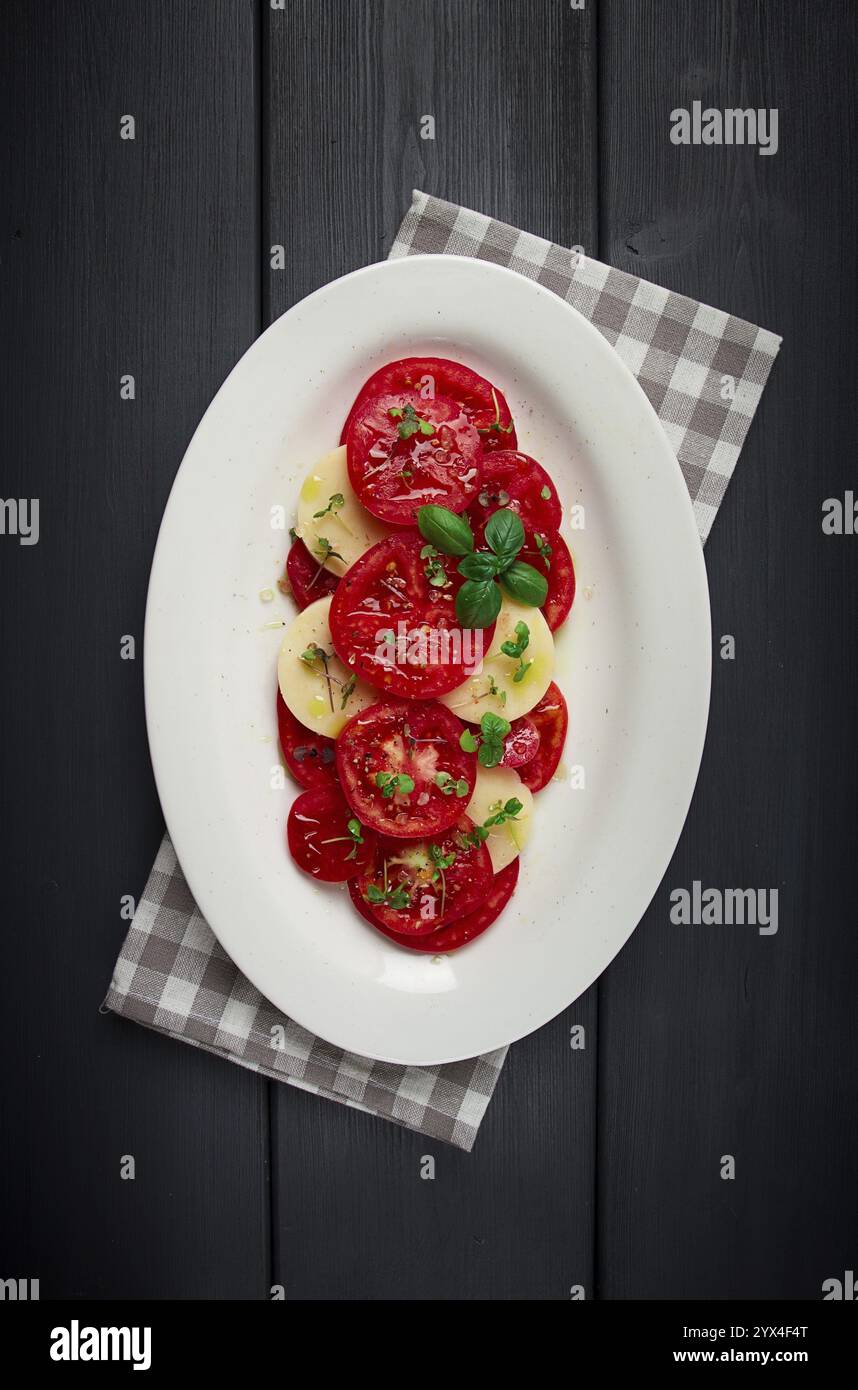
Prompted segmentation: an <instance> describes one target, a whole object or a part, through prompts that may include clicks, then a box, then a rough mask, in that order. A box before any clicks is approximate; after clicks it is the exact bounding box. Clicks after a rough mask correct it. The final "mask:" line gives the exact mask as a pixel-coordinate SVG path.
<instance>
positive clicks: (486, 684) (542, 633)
mask: <svg viewBox="0 0 858 1390" xmlns="http://www.w3.org/2000/svg"><path fill="white" fill-rule="evenodd" d="M516 623H524V624H525V625H526V626H527V629H528V633H529V639H530V640H529V641H528V645H527V648H526V650H525V652H524V654H523V658H522V659H523V660H524V662H525V663H527V662H530V665H529V666H528V667H527V670H526V671H525V673H524V675H523V676H522V678H521V680H520V681H516V680H514V679H513V678H514V676H515V673H516V671H517V670H519V669H520V666H519V660H518V658H517V657H511V656H506V655H505V653H504V652H502V651H501V647H502V645H503V643H504V642H509V641H512V642H514V641H515V640H516V632H515V625H516ZM553 673H554V638H553V637H552V635H551V629H550V627H549V626H548V624H547V622H546V621H545V618H544V617H543V616H542V612H541V610H540V609H539V608H528V607H527V606H526V605H525V604H523V603H516V602H515V601H514V600H513V599H511V598H507V597H506V596H505V597H504V600H503V603H502V604H501V610H500V613H499V614H498V620H497V626H496V628H495V635H494V637H493V638H492V644H491V646H490V647H489V650H488V652H487V653H486V655H485V657H484V658H483V661H482V664H481V666H480V668H479V672H478V674H476V675H473V676H469V677H468V679H467V680H466V681H465V682H464V683H463V684H462V685H458V686H457V687H456V689H455V690H451V691H450V693H449V694H448V695H441V696H439V699H440V702H441V704H442V705H446V706H447V708H448V709H451V710H452V711H453V713H454V714H457V715H458V716H459V718H460V719H467V720H469V721H470V722H471V723H472V724H479V722H480V720H481V719H482V717H483V715H484V714H485V712H486V710H491V712H492V713H493V714H499V715H501V717H502V718H504V719H508V720H509V721H510V723H512V721H513V719H519V718H520V717H521V715H523V714H527V712H528V710H531V709H533V707H534V705H538V704H539V701H540V700H541V699H542V697H543V695H544V694H545V692H546V690H547V689H548V687H549V685H550V684H551V677H552V675H553ZM492 691H494V692H495V693H494V694H493V693H492Z"/></svg>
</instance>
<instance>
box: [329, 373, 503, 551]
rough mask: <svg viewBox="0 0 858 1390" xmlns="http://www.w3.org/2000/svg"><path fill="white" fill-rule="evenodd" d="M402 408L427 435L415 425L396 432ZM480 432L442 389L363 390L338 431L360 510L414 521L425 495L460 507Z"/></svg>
mask: <svg viewBox="0 0 858 1390" xmlns="http://www.w3.org/2000/svg"><path fill="white" fill-rule="evenodd" d="M409 410H410V411H413V412H414V415H413V417H412V421H413V419H419V420H420V421H422V422H423V423H424V424H425V426H426V429H427V430H429V431H430V433H429V434H426V433H424V432H423V430H422V429H420V428H418V429H416V430H415V431H414V432H413V433H411V434H409V436H408V437H407V438H403V437H402V434H401V431H402V430H403V429H406V428H408V425H407V416H408V413H409ZM391 411H393V412H399V414H398V415H397V414H395V413H394V414H393V415H391V413H390V412H391ZM480 439H481V436H480V435H479V434H478V433H477V431H476V430H475V429H474V426H473V425H472V424H471V423H470V421H469V419H468V417H467V415H466V414H465V412H464V410H463V409H462V407H461V405H460V404H459V403H458V401H452V400H450V399H449V398H448V397H447V396H435V397H434V398H433V399H432V400H428V401H424V400H423V399H422V398H421V396H420V394H419V392H417V391H400V392H387V393H385V394H383V395H380V396H366V397H364V399H363V400H362V401H361V402H359V403H358V404H357V405H356V406H355V410H354V414H353V415H352V419H351V423H350V424H349V429H348V434H347V436H346V449H347V454H348V469H349V478H350V480H351V484H352V487H353V488H354V490H355V492H356V493H357V495H358V497H359V498H360V500H361V502H362V503H363V505H364V506H365V507H366V509H367V511H369V512H372V514H373V516H377V517H379V518H380V519H381V520H382V521H386V522H388V524H389V525H391V526H414V525H415V524H416V521H417V511H418V509H419V508H420V507H422V506H424V505H425V504H426V503H428V502H433V503H435V504H437V505H438V506H441V507H447V508H448V509H449V510H450V511H451V512H463V511H464V510H465V508H466V507H467V505H468V503H469V502H471V501H472V500H473V499H474V498H475V497H476V495H477V493H478V492H479V490H480V482H481V479H482V459H483V450H482V445H481V443H480Z"/></svg>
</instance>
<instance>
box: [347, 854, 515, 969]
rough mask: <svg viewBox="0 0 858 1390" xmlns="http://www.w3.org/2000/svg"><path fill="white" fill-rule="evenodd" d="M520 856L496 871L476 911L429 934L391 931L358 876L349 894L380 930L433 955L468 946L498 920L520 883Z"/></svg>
mask: <svg viewBox="0 0 858 1390" xmlns="http://www.w3.org/2000/svg"><path fill="white" fill-rule="evenodd" d="M519 862H520V861H519V858H518V856H516V858H515V859H513V860H512V861H511V862H510V863H509V864H507V866H506V868H505V869H501V871H500V873H499V874H495V877H494V879H493V881H492V887H491V889H490V890H489V892H488V894H487V896H486V901H485V902H484V903H483V904H482V906H481V907H478V908H477V909H476V911H475V912H469V913H467V915H466V916H464V917H460V918H459V919H458V921H456V922H451V923H450V925H449V926H448V927H439V928H438V930H437V931H435V932H430V933H429V934H428V935H427V936H400V934H399V933H398V932H393V931H389V930H388V928H387V927H383V926H382V925H381V923H380V922H377V921H376V919H375V917H374V916H373V915H372V909H371V908H370V906H369V903H367V902H364V899H363V898H362V897H361V895H360V892H359V890H358V886H357V883H356V881H355V880H352V881H351V882H350V883H349V885H348V890H349V895H350V897H351V900H352V902H353V903H354V905H355V907H356V908H357V910H358V912H359V913H360V915H361V917H363V919H364V920H365V921H366V922H369V924H370V926H371V927H375V929H376V931H379V932H381V934H382V936H386V937H387V938H388V940H390V941H393V942H395V943H396V945H397V946H403V947H404V948H405V949H406V950H409V951H423V952H424V954H426V953H428V954H429V955H433V956H440V955H444V954H445V953H446V952H447V951H456V950H458V949H459V948H460V947H461V946H467V944H468V942H469V941H474V940H475V939H476V937H478V936H482V934H483V932H484V931H485V930H486V928H487V927H490V926H491V925H492V923H493V922H495V921H497V919H498V917H499V916H500V914H501V913H502V912H503V910H504V908H505V907H506V905H507V903H508V902H509V900H510V898H511V897H512V895H513V893H514V892H515V886H516V884H517V883H518V869H519Z"/></svg>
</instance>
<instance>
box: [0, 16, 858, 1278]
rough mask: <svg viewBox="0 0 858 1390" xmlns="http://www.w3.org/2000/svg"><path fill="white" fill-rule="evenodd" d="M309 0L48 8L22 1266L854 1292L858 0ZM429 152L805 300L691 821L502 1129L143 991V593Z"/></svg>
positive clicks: (565, 239) (6, 891)
mask: <svg viewBox="0 0 858 1390" xmlns="http://www.w3.org/2000/svg"><path fill="white" fill-rule="evenodd" d="M276 4H277V0H274V4H272V3H270V0H160V3H156V0H147V3H146V4H140V3H139V0H89V3H84V2H83V0H29V3H27V2H26V0H16V2H15V3H13V2H12V0H10V3H8V4H7V5H6V7H5V10H4V29H5V30H6V37H7V43H6V44H5V45H4V52H3V57H2V67H3V74H2V82H0V102H2V130H3V132H4V136H5V150H4V165H5V179H4V185H5V192H6V195H7V196H6V198H5V200H4V203H5V211H4V214H3V228H2V243H0V245H2V265H0V271H1V272H2V292H3V306H4V307H3V324H4V328H5V332H6V350H5V353H4V356H3V394H2V400H3V408H2V414H0V429H2V453H0V460H2V464H1V465H0V466H2V489H0V490H2V493H3V497H4V498H10V497H19V496H21V497H24V496H26V497H36V496H38V497H39V499H40V515H41V523H40V529H41V536H40V540H39V544H38V545H35V546H20V545H19V544H18V542H17V540H16V539H15V537H14V536H9V535H0V594H2V625H3V655H4V678H3V682H2V686H0V730H1V731H2V758H3V769H2V777H0V806H2V828H3V873H2V884H0V893H2V923H3V940H4V951H3V962H2V978H3V985H4V991H3V992H4V996H5V997H4V1002H3V1006H2V1009H0V1028H2V1044H0V1045H1V1046H2V1059H3V1085H2V1101H0V1104H2V1111H0V1132H2V1161H0V1184H2V1194H3V1195H2V1231H0V1277H3V1278H6V1277H11V1276H14V1277H38V1278H39V1279H40V1281H41V1294H42V1297H43V1298H49V1297H64V1296H71V1297H81V1298H83V1297H93V1298H105V1297H118V1298H126V1297H128V1298H130V1297H146V1298H191V1297H205V1298H239V1299H261V1298H266V1297H267V1296H268V1291H269V1288H270V1286H271V1285H272V1284H273V1283H282V1284H283V1285H284V1286H285V1289H286V1295H287V1297H288V1298H290V1299H302V1298H309V1297H325V1298H330V1299H357V1298H400V1299H402V1298H408V1299H428V1298H445V1299H475V1298H491V1299H508V1298H517V1299H521V1298H524V1299H528V1298H529V1299H565V1298H568V1297H569V1291H570V1288H571V1286H573V1285H582V1286H583V1288H584V1290H585V1291H586V1297H587V1298H594V1297H595V1298H602V1299H629V1298H633V1299H637V1298H677V1297H697V1298H701V1297H703V1298H726V1297H731V1296H739V1297H751V1298H759V1297H766V1296H769V1297H775V1298H819V1297H820V1295H821V1285H822V1281H823V1280H824V1279H826V1278H829V1277H836V1276H842V1274H843V1271H844V1270H845V1269H848V1268H858V1266H856V1263H855V1262H856V1259H858V1195H857V1194H858V1182H856V1156H858V1104H856V1101H858V1022H856V1020H858V1011H856V1007H855V990H856V978H858V920H856V908H855V892H854V886H853V881H852V877H851V874H852V870H853V868H854V865H855V859H856V829H858V814H856V773H858V758H856V751H858V735H856V728H855V693H856V624H855V614H856V598H858V578H856V576H858V540H856V539H855V538H854V537H850V536H847V535H844V536H829V535H824V534H823V532H822V527H821V506H822V502H823V500H824V499H825V498H827V497H831V496H840V497H842V496H843V494H844V490H845V489H847V488H850V487H853V488H855V489H856V494H858V462H857V461H856V447H855V439H856V435H858V410H856V389H855V383H856V377H858V353H856V312H855V311H856V303H858V296H856V274H855V229H856V182H855V167H854V162H853V142H854V132H855V128H856V84H855V71H856V58H858V52H856V48H858V45H856V38H857V37H858V13H856V7H855V6H854V4H849V3H847V2H846V0H842V2H841V0H824V2H819V3H814V4H789V3H786V0H783V2H782V3H774V2H773V0H769V2H768V3H757V2H755V0H742V3H739V0H697V3H694V4H689V3H687V0H586V3H585V4H584V6H583V7H582V8H578V7H576V6H575V5H573V4H570V3H568V0H285V4H284V5H283V7H282V8H279V7H278V8H275V5H276ZM9 39H11V40H12V42H11V43H10V42H8V40H9ZM698 98H699V99H701V100H702V101H703V103H704V105H711V106H714V107H718V108H724V107H728V106H740V107H755V108H756V107H763V108H777V109H778V111H779V148H778V151H777V154H776V155H774V156H769V157H763V156H761V155H760V154H759V153H758V152H757V150H755V149H754V148H736V147H733V148H728V147H724V146H722V147H711V146H710V147H700V146H697V147H695V146H690V147H679V146H676V145H674V144H672V143H671V141H670V139H669V124H670V123H669V116H670V112H671V110H672V109H674V108H676V107H688V108H690V107H691V103H692V102H693V101H694V100H695V99H698ZM425 114H432V115H434V118H435V130H436V135H435V140H434V141H428V140H422V139H421V138H420V134H419V128H420V118H421V116H422V115H425ZM127 115H133V117H134V120H135V139H134V140H133V141H131V140H124V139H121V138H120V123H121V118H122V117H123V116H127ZM415 186H416V187H420V188H423V189H425V190H427V191H428V192H431V193H436V194H439V195H441V196H443V197H446V198H449V199H452V200H454V201H459V202H462V203H465V204H467V205H469V206H471V207H475V208H479V209H481V210H482V211H484V212H486V213H490V214H492V215H494V216H496V217H499V218H502V219H505V220H507V221H509V222H513V223H516V224H518V225H519V226H521V227H524V228H527V229H528V230H530V231H531V232H535V233H537V234H539V235H541V236H545V237H549V238H551V239H553V240H555V241H557V242H561V243H563V244H566V245H572V244H575V243H577V244H581V245H583V246H584V247H585V249H586V250H587V251H588V252H591V253H593V254H597V255H598V256H600V257H601V258H602V259H604V260H606V261H610V262H612V263H613V264H614V265H617V266H620V267H622V268H624V269H628V270H632V271H634V272H636V273H638V274H641V275H644V276H646V277H647V278H649V279H651V280H654V281H656V282H657V283H659V284H662V285H665V286H669V287H671V288H673V289H676V290H680V291H683V292H685V293H687V294H690V295H694V296H696V297H698V298H700V299H703V300H705V301H707V302H709V303H712V304H715V305H717V306H719V307H720V308H723V309H726V310H730V311H731V312H733V313H736V314H739V315H741V316H743V317H746V318H749V319H751V320H753V321H754V322H757V323H760V324H762V325H764V326H766V327H768V328H771V329H773V330H775V331H777V332H779V333H781V334H783V336H784V340H785V341H784V347H783V350H782V353H781V357H780V359H779V361H778V363H777V365H776V368H775V371H774V374H773V377H772V380H771V382H770V385H769V387H768V390H767V392H766V395H765V398H764V401H763V405H762V409H761V411H760V413H759V416H758V418H757V420H756V422H755V424H754V426H753V428H752V431H751V435H750V438H749V440H748V443H747V446H746V448H745V450H744V453H743V456H742V459H741V463H740V465H739V468H738V472H737V475H736V477H735V479H734V481H733V483H732V485H731V487H730V490H729V492H728V494H727V498H726V501H725V502H724V505H723V507H722V509H721V513H720V515H719V517H718V519H717V522H716V524H715V528H714V530H713V533H712V536H711V539H710V541H709V544H708V546H707V552H706V558H707V565H708V570H709V577H710V584H711V593H712V609H713V629H714V638H715V644H716V645H715V669H714V683H713V692H712V714H711V720H710V726H709V735H708V741H707V748H706V753H705V757H704V762H703V768H702V772H701V776H700V781H699V785H698V789H697V794H696V797H695V801H694V805H693V807H692V811H691V814H690V817H689V820H688V824H687V826H686V829H685V832H684V834H683V836H682V839H681V842H680V845H679V847H678V849H677V851H676V855H675V858H674V861H673V863H672V865H671V867H670V868H669V870H668V872H667V875H666V877H665V880H664V883H663V885H662V887H661V889H660V891H659V892H658V894H657V895H656V898H655V900H654V902H653V904H652V906H651V908H650V910H649V912H648V913H647V915H646V917H645V919H644V921H643V923H642V924H641V926H640V928H639V929H638V931H637V932H636V933H635V935H634V936H633V938H632V940H631V941H630V943H629V944H628V946H627V947H626V948H625V950H624V951H623V952H622V953H621V955H620V956H619V958H618V959H617V960H616V961H615V962H614V964H613V965H612V966H611V967H610V969H609V970H608V971H607V972H606V974H605V975H604V976H603V977H602V979H601V980H600V981H599V983H598V985H597V986H595V987H594V988H593V989H592V990H591V991H590V993H589V994H588V995H587V996H586V997H585V998H583V999H580V1000H579V1001H578V1002H577V1003H576V1004H575V1005H574V1006H573V1007H572V1008H571V1009H570V1010H569V1011H568V1012H567V1013H566V1014H565V1015H563V1016H562V1017H560V1018H558V1019H556V1020H555V1021H554V1023H552V1024H551V1025H549V1026H548V1027H546V1028H544V1029H543V1030H542V1031H541V1032H540V1033H538V1034H537V1035H536V1036H534V1037H531V1038H529V1039H527V1040H526V1041H524V1042H521V1043H519V1044H517V1045H516V1046H515V1047H514V1048H513V1049H512V1051H511V1053H510V1057H509V1061H508V1063H507V1066H506V1069H505V1071H504V1074H503V1077H502V1080H501V1082H500V1085H499V1086H498V1089H497V1092H496V1095H495V1098H494V1101H493V1103H492V1105H491V1107H490V1109H489V1112H488V1115H487V1118H486V1121H485V1123H484V1125H483V1128H482V1130H481V1133H480V1136H479V1139H478V1141H477V1145H476V1148H475V1150H474V1152H473V1153H472V1154H471V1155H465V1154H462V1153H459V1152H457V1151H454V1150H452V1149H447V1148H445V1147H444V1146H443V1145H433V1144H429V1143H428V1142H427V1141H426V1140H425V1139H423V1138H421V1137H420V1136H419V1135H415V1134H410V1133H406V1132H404V1131H402V1130H400V1129H397V1128H396V1127H394V1126H393V1125H389V1124H385V1123H383V1122H381V1121H377V1120H374V1119H371V1118H369V1117H367V1116H364V1115H361V1114H359V1113H356V1112H355V1111H350V1110H347V1109H345V1108H344V1107H341V1106H336V1105H333V1104H328V1103H324V1102H322V1101H320V1100H318V1099H315V1098H313V1097H310V1096H308V1095H304V1094H302V1093H299V1092H296V1091H294V1090H293V1089H291V1088H287V1087H285V1086H281V1085H275V1084H268V1083H266V1082H264V1081H261V1080H260V1079H258V1078H257V1077H255V1076H253V1075H251V1074H250V1073H247V1072H245V1071H243V1070H241V1069H239V1068H237V1067H231V1066H228V1065H225V1064H224V1063H223V1062H221V1061H218V1060H215V1059H214V1058H212V1057H210V1056H208V1055H206V1054H204V1053H202V1052H198V1051H195V1050H192V1049H190V1048H187V1047H182V1046H180V1045H178V1044H175V1043H172V1042H169V1041H167V1040H165V1039H164V1038H162V1037H160V1036H157V1035H155V1034H152V1033H147V1032H145V1031H143V1030H141V1029H138V1028H136V1027H135V1026H133V1025H131V1024H128V1023H125V1022H123V1021H120V1020H118V1019H116V1018H113V1017H104V1016H101V1015H100V1014H99V1012H98V1006H99V1002H100V1000H101V998H102V996H103V992H104V989H105V986H106V983H107V980H108V978H109V975H110V971H111V967H112V964H113V960H114V957H115V955H116V952H117V950H118V947H119V944H120V941H121V939H122V936H123V933H124V932H125V930H126V926H127V923H126V922H124V921H123V920H122V918H121V917H120V901H121V899H122V896H123V895H124V894H131V895H134V896H136V895H137V894H139V892H140V890H141V888H142V886H143V883H144V881H145V878H146V875H147V872H148V869H149V866H150V863H151V860H152V857H153V854H154V852H155V849H156V847H157V845H158V841H159V838H160V835H161V830H162V820H161V813H160V809H159V805H158V801H157V797H156V794H155V788H154V784H153V780H152V775H151V770H150V765H149V758H148V751H147V742H146V733H145V725H144V716H143V696H142V660H141V655H142V653H141V638H142V628H143V611H144V601H145V596H146V585H147V579H148V573H149V565H150V560H151V555H152V549H153V546H154V542H155V538H156V535H157V531H158V525H159V521H160V517H161V513H162V510H163V507H164V503H165V501H166V498H167V494H168V492H169V489H170V485H171V483H172V480H173V477H174V475H175V472H176V469H177V468H178V466H179V463H180V461H181V458H182V454H183V451H184V448H185V446H186V444H187V441H188V439H189V437H190V435H191V433H192V431H193V429H194V427H195V425H196V423H197V421H198V419H199V417H200V415H201V414H202V412H203V411H204V409H205V407H206V405H207V404H208V401H209V399H210V398H211V396H212V394H213V392H214V390H215V389H216V387H217V386H218V385H219V384H220V382H221V381H222V380H223V378H224V376H225V375H226V373H227V372H228V370H229V369H230V367H231V366H232V364H233V363H234V362H235V360H236V358H237V357H238V356H239V355H240V354H241V353H242V352H243V351H244V350H245V348H247V347H248V345H249V344H250V343H251V342H252V341H253V340H254V338H255V337H256V336H257V334H258V333H259V332H260V330H261V329H262V328H263V327H264V326H265V324H266V323H267V322H268V321H269V320H270V319H272V318H274V317H275V316H277V315H279V314H281V313H282V312H283V311H284V310H285V309H287V308H288V307H289V306H290V305H291V304H294V303H295V301H296V300H298V299H300V298H301V297H302V296H303V295H305V294H307V293H308V292H309V291H311V290H314V289H315V288H317V286H319V285H321V284H323V283H325V282H326V281H328V280H331V279H333V278H334V277H335V276H337V275H341V274H343V273H344V272H346V271H349V270H352V269H354V268H356V267H358V266H361V265H364V264H366V263H367V262H370V261H375V260H380V259H382V258H383V257H384V256H385V255H386V253H387V250H388V247H389V245H390V242H391V239H392V237H393V235H394V232H395V230H396V227H397V225H398V223H399V220H400V218H401V216H402V214H403V212H404V211H405V209H406V207H407V205H408V201H409V197H410V193H411V189H412V187H415ZM274 244H281V245H282V246H283V247H284V248H285V269H283V270H272V269H271V268H270V255H269V247H271V246H272V245H274ZM126 374H131V375H133V377H134V381H135V396H134V399H133V400H124V399H122V398H121V394H120V379H121V378H122V377H123V376H125V375H126ZM725 633H729V634H732V635H733V636H734V637H735V641H736V659H735V660H734V661H722V660H720V659H719V658H718V651H719V638H720V636H721V635H722V634H725ZM124 635H133V636H134V637H135V638H136V642H137V659H136V660H135V661H126V660H122V659H120V642H121V639H122V637H123V636H124ZM694 879H700V880H701V881H702V882H703V883H704V884H705V885H717V886H720V887H727V886H743V887H745V886H755V887H756V886H759V887H765V888H768V889H771V888H777V889H778V890H779V894H780V926H779V931H778V933H777V934H776V935H774V936H770V937H761V936H759V935H758V934H757V933H756V932H755V931H754V930H753V929H752V928H741V927H732V928H729V927H722V928H717V927H679V926H674V925H672V924H671V922H670V920H669V893H670V890H671V888H674V887H677V886H688V885H690V883H691V882H692V880H694ZM576 1023H583V1024H584V1025H585V1026H586V1049H585V1050H584V1051H576V1050H572V1049H571V1048H570V1045H569V1036H570V1027H571V1026H572V1025H573V1024H576ZM427 1152H431V1153H433V1155H434V1157H435V1160H436V1178H435V1181H434V1182H427V1181H423V1180H421V1178H420V1158H421V1156H422V1155H423V1154H425V1153H427ZM728 1154H729V1155H733V1156H734V1158H735V1170H736V1171H735V1178H734V1179H733V1180H724V1179H722V1177H721V1169H722V1157H723V1156H724V1155H728ZM123 1155H133V1156H134V1159H135V1164H136V1177H135V1180H134V1181H133V1182H132V1181H125V1180H123V1179H122V1178H121V1176H120V1167H121V1162H122V1158H123Z"/></svg>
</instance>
